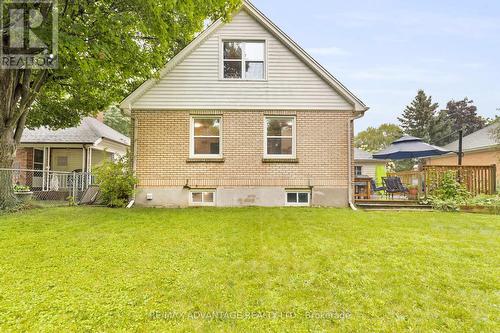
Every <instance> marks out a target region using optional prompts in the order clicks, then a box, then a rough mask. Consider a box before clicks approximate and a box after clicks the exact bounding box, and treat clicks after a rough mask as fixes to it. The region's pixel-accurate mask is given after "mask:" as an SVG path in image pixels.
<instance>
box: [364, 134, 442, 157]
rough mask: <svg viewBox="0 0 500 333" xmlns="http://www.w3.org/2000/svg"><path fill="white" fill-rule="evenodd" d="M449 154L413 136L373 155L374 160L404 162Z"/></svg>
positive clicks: (405, 137) (403, 138) (399, 140)
mask: <svg viewBox="0 0 500 333" xmlns="http://www.w3.org/2000/svg"><path fill="white" fill-rule="evenodd" d="M448 153H451V151H450V150H447V149H444V148H441V147H438V146H433V145H430V144H428V143H425V142H424V141H423V140H422V139H419V138H416V137H413V136H404V137H402V138H401V139H398V140H396V141H394V142H393V143H391V145H390V146H389V147H387V148H385V149H383V150H381V151H379V152H378V153H375V154H373V158H376V159H379V160H404V159H408V158H419V157H431V156H438V155H444V154H448Z"/></svg>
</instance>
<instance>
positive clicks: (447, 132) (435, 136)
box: [429, 110, 455, 146]
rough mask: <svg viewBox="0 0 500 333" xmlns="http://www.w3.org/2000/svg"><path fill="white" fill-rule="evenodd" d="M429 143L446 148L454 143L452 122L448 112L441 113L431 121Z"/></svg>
mask: <svg viewBox="0 0 500 333" xmlns="http://www.w3.org/2000/svg"><path fill="white" fill-rule="evenodd" d="M429 134H430V140H429V143H430V144H433V145H437V146H444V145H447V144H448V143H450V142H452V141H454V140H455V139H454V135H453V134H454V133H453V129H452V121H451V120H450V118H449V117H448V115H447V114H446V110H441V111H439V112H438V113H437V114H436V115H435V116H434V118H433V119H432V121H431V124H430V128H429Z"/></svg>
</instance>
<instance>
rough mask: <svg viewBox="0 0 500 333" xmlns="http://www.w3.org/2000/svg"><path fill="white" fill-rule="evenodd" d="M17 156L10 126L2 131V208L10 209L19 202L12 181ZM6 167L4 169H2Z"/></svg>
mask: <svg viewBox="0 0 500 333" xmlns="http://www.w3.org/2000/svg"><path fill="white" fill-rule="evenodd" d="M15 156H16V142H15V139H14V131H13V130H12V129H10V128H7V129H4V130H2V131H1V132H0V209H8V208H10V207H13V206H15V205H16V204H17V199H16V196H15V195H14V189H13V183H12V171H11V170H5V169H10V168H12V164H13V163H14V159H15ZM2 169H4V170H2Z"/></svg>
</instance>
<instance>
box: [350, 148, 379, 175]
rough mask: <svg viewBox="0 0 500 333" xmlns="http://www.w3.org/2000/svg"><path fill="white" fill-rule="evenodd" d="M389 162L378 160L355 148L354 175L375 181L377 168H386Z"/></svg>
mask: <svg viewBox="0 0 500 333" xmlns="http://www.w3.org/2000/svg"><path fill="white" fill-rule="evenodd" d="M386 163H387V161H385V160H376V159H374V158H373V155H372V154H370V153H369V152H366V151H364V150H361V149H359V148H354V174H355V175H356V176H369V177H371V178H373V179H375V175H376V170H377V167H381V168H385V165H386Z"/></svg>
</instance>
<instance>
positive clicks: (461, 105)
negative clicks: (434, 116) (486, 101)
mask: <svg viewBox="0 0 500 333" xmlns="http://www.w3.org/2000/svg"><path fill="white" fill-rule="evenodd" d="M473 103H474V101H472V100H469V99H468V98H467V97H465V98H464V99H462V100H460V101H454V100H451V101H449V102H448V104H447V105H446V110H444V112H445V113H446V115H447V117H448V119H449V121H450V123H451V129H452V132H453V133H457V132H458V131H459V130H463V131H464V135H469V134H472V133H474V132H476V131H478V130H480V129H481V128H484V127H485V126H486V119H485V118H483V117H481V116H479V115H478V114H477V107H476V106H475V105H473ZM457 138H458V135H455V136H454V138H452V140H450V142H451V141H453V140H455V139H457Z"/></svg>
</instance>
